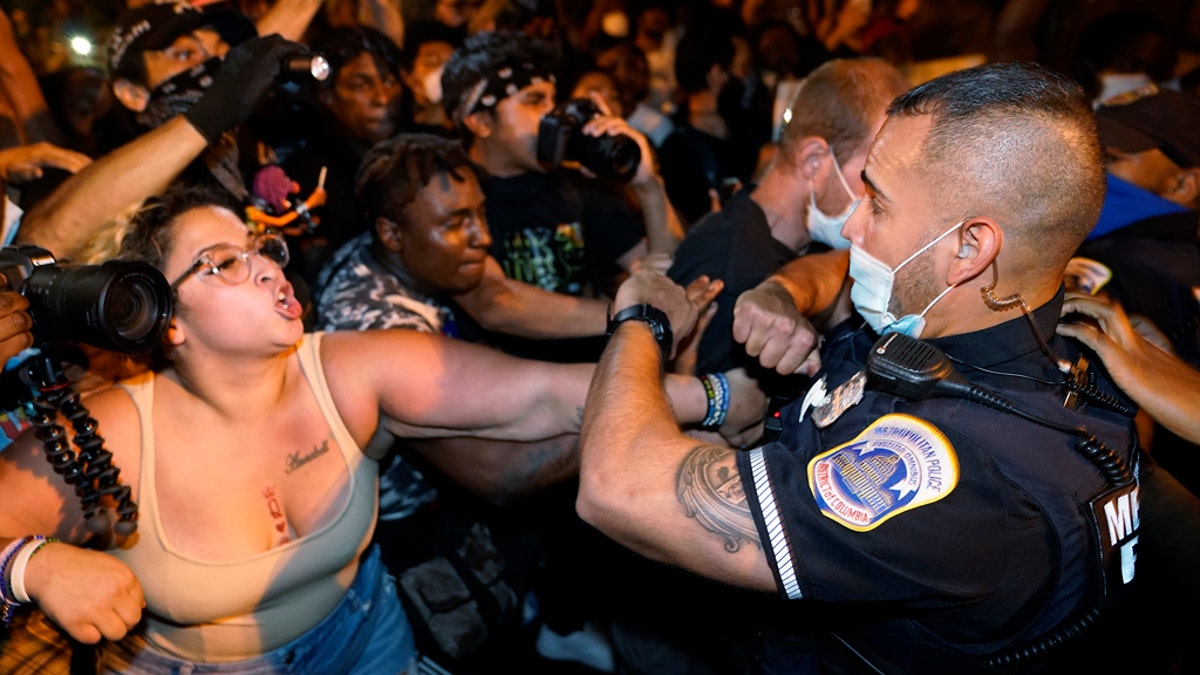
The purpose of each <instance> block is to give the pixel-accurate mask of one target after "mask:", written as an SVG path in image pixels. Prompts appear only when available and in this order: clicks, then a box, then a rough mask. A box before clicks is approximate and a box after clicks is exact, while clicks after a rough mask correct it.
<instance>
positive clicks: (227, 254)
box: [171, 233, 291, 291]
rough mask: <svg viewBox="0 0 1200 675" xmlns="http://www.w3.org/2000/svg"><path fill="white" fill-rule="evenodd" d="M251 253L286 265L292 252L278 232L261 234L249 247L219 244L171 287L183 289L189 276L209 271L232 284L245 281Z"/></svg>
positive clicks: (248, 272) (248, 274) (251, 241)
mask: <svg viewBox="0 0 1200 675" xmlns="http://www.w3.org/2000/svg"><path fill="white" fill-rule="evenodd" d="M251 254H255V255H259V256H262V257H263V258H266V259H267V260H272V261H274V262H275V263H276V264H277V265H279V266H280V267H286V266H287V264H288V261H289V260H291V255H290V254H289V253H288V247H287V242H286V241H284V239H283V236H282V235H279V234H274V233H268V234H260V235H257V236H255V237H254V238H253V239H252V240H250V245H249V246H245V247H242V246H234V245H233V244H217V245H216V246H213V247H212V248H210V249H208V250H207V251H205V252H204V255H202V256H200V259H199V260H197V261H196V262H195V263H193V264H192V266H191V267H189V268H188V269H187V271H186V272H184V273H183V274H181V275H179V278H178V279H176V280H175V281H173V282H172V283H171V290H172V291H177V290H179V285H180V284H182V283H183V282H185V281H187V280H188V277H190V276H192V275H193V274H196V273H197V272H203V271H205V270H207V273H208V274H209V275H211V276H214V277H216V278H218V279H220V280H221V281H222V282H223V283H225V284H226V285H229V286H237V285H238V284H241V283H245V281H246V280H247V279H249V278H250V256H251Z"/></svg>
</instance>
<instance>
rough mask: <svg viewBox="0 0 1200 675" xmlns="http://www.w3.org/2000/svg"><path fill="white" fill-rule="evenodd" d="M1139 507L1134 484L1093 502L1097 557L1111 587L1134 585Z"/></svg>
mask: <svg viewBox="0 0 1200 675" xmlns="http://www.w3.org/2000/svg"><path fill="white" fill-rule="evenodd" d="M1140 506H1141V496H1140V494H1139V491H1138V486H1137V484H1133V485H1129V486H1126V487H1124V488H1117V489H1113V490H1109V491H1107V492H1105V493H1104V494H1102V495H1100V496H1099V497H1097V498H1096V499H1094V500H1093V501H1092V517H1093V518H1094V521H1095V525H1094V527H1095V528H1096V534H1097V537H1098V539H1099V543H1100V556H1101V559H1102V561H1103V565H1104V570H1105V575H1106V580H1107V581H1108V582H1109V583H1110V584H1116V583H1119V584H1127V583H1129V582H1131V581H1133V578H1134V572H1135V569H1136V565H1135V563H1136V562H1137V543H1138V530H1139V528H1140V526H1141V514H1140V513H1139V509H1140Z"/></svg>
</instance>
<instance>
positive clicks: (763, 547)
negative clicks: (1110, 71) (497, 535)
mask: <svg viewBox="0 0 1200 675" xmlns="http://www.w3.org/2000/svg"><path fill="white" fill-rule="evenodd" d="M863 179H864V184H865V185H866V188H867V195H866V200H865V201H864V203H863V204H862V206H861V207H860V208H858V209H857V210H856V212H855V213H854V215H853V216H852V217H851V219H850V220H849V221H848V223H847V224H846V226H845V227H844V228H843V231H842V234H843V236H845V237H846V238H847V239H849V240H850V242H851V247H850V254H849V273H850V277H851V278H852V279H853V285H852V287H851V299H852V300H853V303H854V306H855V309H856V310H857V314H858V315H859V316H858V317H857V318H855V319H851V320H850V321H848V322H847V323H845V324H843V325H841V326H840V327H838V328H837V329H835V330H834V331H833V333H832V334H831V335H829V336H827V339H826V340H825V344H824V346H823V348H822V351H821V354H820V359H821V362H822V363H823V364H824V366H823V368H822V369H821V370H820V371H819V372H817V373H816V374H817V377H816V383H815V384H814V385H813V387H812V388H811V389H810V390H809V391H808V392H807V394H806V395H805V396H803V397H802V398H800V399H799V400H796V401H794V402H792V403H791V404H790V405H788V406H787V407H785V408H784V409H783V411H782V417H781V420H782V427H783V428H782V432H781V435H780V436H779V438H778V440H776V441H772V442H767V443H764V444H762V445H759V446H758V447H755V448H753V449H752V450H749V451H745V452H737V451H735V450H733V449H731V448H728V447H720V446H717V445H708V444H704V443H701V442H698V441H696V440H694V439H691V438H689V437H687V436H685V435H683V434H681V433H680V432H679V430H678V427H677V426H676V425H675V423H674V422H673V420H672V419H671V417H670V415H669V408H667V404H666V401H665V400H664V397H663V394H662V389H661V387H660V386H659V384H658V381H659V379H658V377H657V375H656V373H657V372H658V368H660V367H661V363H662V361H663V360H664V359H665V358H666V355H667V354H668V353H669V352H670V351H671V350H672V349H673V343H672V336H673V335H675V336H677V335H679V334H681V333H686V332H687V331H688V330H690V328H691V326H692V325H693V322H694V320H695V318H696V316H697V314H698V311H699V308H700V307H701V306H702V305H703V303H704V301H706V300H707V299H708V298H710V297H712V296H713V295H714V294H715V292H716V290H717V289H719V286H720V284H719V283H712V284H710V285H709V286H708V287H705V288H701V287H700V286H699V285H695V284H694V285H693V286H692V287H690V288H689V290H688V291H684V290H683V289H680V288H679V287H677V286H674V285H673V284H670V283H668V282H666V281H665V280H663V279H662V278H661V277H655V276H653V275H652V274H645V273H639V274H637V275H635V276H634V277H632V278H631V279H630V280H629V281H628V282H627V283H626V284H624V285H623V286H622V287H621V289H620V291H619V293H618V294H617V298H616V301H615V302H614V305H613V311H614V318H613V321H612V324H611V326H610V331H611V334H612V337H611V339H610V343H609V345H608V347H607V350H606V352H605V355H604V357H603V359H602V361H601V365H600V368H599V370H598V373H597V376H596V379H595V380H594V382H593V385H592V389H591V393H590V395H589V400H588V404H587V409H586V412H585V418H584V427H583V437H582V453H583V456H582V467H581V472H580V473H581V487H580V496H579V500H578V509H579V512H580V514H581V515H582V516H583V517H584V519H585V520H587V521H589V522H591V523H592V524H593V525H595V526H596V527H598V528H599V529H601V530H602V531H603V532H605V533H606V534H607V535H609V536H610V537H612V538H614V539H616V540H617V541H618V542H620V543H622V544H624V545H625V546H627V547H629V548H631V549H633V550H634V551H637V552H639V553H641V554H642V555H645V556H647V557H650V558H653V559H656V560H659V561H663V562H666V563H670V564H674V565H678V566H681V567H684V568H686V569H689V570H691V571H693V572H696V573H699V574H702V575H704V576H708V577H711V578H714V579H717V580H720V581H724V582H727V583H730V584H734V585H738V586H742V587H747V588H752V589H758V590H762V591H771V592H775V593H778V594H779V595H780V596H782V597H783V598H785V599H786V600H788V601H792V602H791V603H790V605H788V606H789V607H791V608H793V609H794V610H795V611H794V612H793V613H794V614H800V613H801V612H802V613H803V618H804V619H805V621H806V622H807V626H808V627H805V628H803V629H801V628H799V627H798V624H792V623H783V622H779V623H775V624H773V625H768V626H766V630H765V631H764V634H763V637H764V640H763V641H762V642H761V643H759V645H758V647H759V649H758V652H757V656H758V657H759V658H760V659H761V660H762V662H763V668H764V670H766V671H768V672H806V671H807V672H830V671H831V669H833V668H835V667H840V668H843V669H851V670H853V669H857V668H859V667H862V666H863V665H865V664H869V665H870V666H871V667H873V668H875V669H877V670H878V672H971V671H980V672H987V671H989V670H991V669H993V668H1001V667H1004V668H1029V667H1036V666H1042V665H1045V664H1044V660H1045V659H1046V658H1048V656H1047V655H1048V654H1049V655H1052V654H1053V653H1054V650H1052V649H1050V648H1049V647H1050V646H1051V645H1053V644H1057V643H1059V642H1062V641H1063V640H1064V639H1065V637H1066V636H1069V635H1074V634H1076V633H1078V632H1080V631H1079V629H1080V628H1081V627H1082V626H1084V625H1086V624H1088V623H1090V622H1092V621H1093V620H1094V619H1095V617H1096V616H1097V614H1098V612H1099V611H1100V608H1101V607H1102V606H1103V605H1104V603H1105V600H1106V596H1110V595H1112V594H1114V592H1115V591H1116V590H1117V589H1118V588H1119V587H1120V586H1121V585H1122V584H1125V583H1128V582H1130V581H1131V580H1132V576H1133V564H1132V562H1133V557H1132V554H1133V544H1134V543H1135V542H1136V536H1137V485H1136V481H1135V478H1134V476H1135V475H1136V473H1135V470H1136V457H1135V450H1134V445H1133V432H1132V421H1131V419H1130V414H1131V408H1130V407H1129V406H1127V405H1126V404H1124V403H1123V402H1122V401H1120V400H1118V399H1116V398H1114V397H1113V396H1112V391H1113V389H1112V388H1111V386H1110V385H1109V384H1107V383H1106V382H1105V381H1104V379H1103V378H1100V379H1099V382H1100V384H1099V385H1096V386H1100V387H1102V388H1103V389H1104V390H1105V391H1098V390H1097V389H1096V387H1095V386H1080V385H1079V384H1075V385H1073V386H1072V385H1070V384H1069V383H1087V382H1088V378H1087V376H1086V375H1085V374H1083V369H1084V368H1085V363H1084V361H1082V360H1079V359H1078V358H1077V355H1078V348H1077V346H1076V345H1074V344H1072V343H1069V342H1068V341H1067V340H1065V339H1063V338H1061V337H1059V336H1056V335H1055V329H1054V327H1055V324H1056V322H1057V320H1058V317H1059V308H1060V306H1061V304H1062V295H1061V279H1062V274H1063V270H1064V268H1065V266H1066V263H1067V260H1068V259H1069V258H1070V256H1071V254H1072V252H1073V251H1074V250H1075V249H1076V248H1077V247H1078V245H1079V243H1080V241H1082V240H1083V238H1084V236H1085V235H1086V234H1087V232H1088V230H1089V229H1090V227H1091V225H1092V223H1093V222H1094V221H1095V218H1096V215H1097V213H1098V211H1099V208H1100V204H1101V201H1102V199H1103V191H1104V169H1103V163H1102V161H1101V153H1100V148H1099V144H1098V141H1097V136H1096V128H1095V121H1094V119H1093V116H1092V113H1091V109H1090V107H1089V104H1088V101H1087V99H1086V98H1085V96H1084V94H1083V92H1082V91H1081V90H1080V89H1079V88H1078V87H1077V86H1076V85H1075V84H1074V83H1072V82H1070V81H1068V80H1066V79H1064V78H1062V77H1059V76H1057V75H1054V74H1052V73H1050V72H1048V71H1046V70H1044V69H1042V68H1040V67H1037V66H1033V65H1028V64H988V65H984V66H980V67H978V68H973V69H968V70H963V71H958V72H955V73H951V74H949V75H946V76H943V77H941V78H938V79H936V80H933V81H931V82H928V83H926V84H924V85H921V86H919V87H917V88H915V89H913V90H911V91H910V92H908V93H906V94H903V95H901V96H900V97H899V98H897V99H896V100H895V101H894V102H893V103H892V105H891V107H890V109H889V112H888V118H887V121H886V122H885V123H884V125H883V127H882V129H881V131H880V132H879V135H878V136H877V137H876V139H875V141H874V143H873V144H872V147H871V149H870V151H869V153H868V157H867V160H866V165H865V168H864V171H863ZM689 296H690V297H689ZM881 335H882V336H883V337H882V338H880V337H879V336H881ZM918 338H919V339H918ZM751 339H755V340H757V339H759V338H756V337H754V336H753V335H752V336H751ZM920 340H926V341H927V342H921V341H920ZM877 341H878V342H877ZM761 348H762V344H756V345H749V344H748V349H752V351H751V353H758V352H759V351H760V350H761ZM809 363H811V364H815V363H816V360H815V359H813V360H812V361H810V362H809ZM935 366H936V367H935ZM950 370H953V371H954V372H956V373H957V375H954V376H953V377H945V376H946V373H947V372H948V371H950ZM889 372H909V373H911V374H912V378H911V380H912V381H905V380H903V379H901V380H900V384H899V385H897V384H891V385H889V384H887V379H888V378H886V377H881V376H880V373H883V374H886V373H889ZM951 382H957V384H950V383H951ZM1110 408H1112V409H1110ZM1076 430H1081V431H1076ZM1106 584H1107V585H1106ZM784 604H786V603H784ZM837 672H842V671H840V670H839V671H837Z"/></svg>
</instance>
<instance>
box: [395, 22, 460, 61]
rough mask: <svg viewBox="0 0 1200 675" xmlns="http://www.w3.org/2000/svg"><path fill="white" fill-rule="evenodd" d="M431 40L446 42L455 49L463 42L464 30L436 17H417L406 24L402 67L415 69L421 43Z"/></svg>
mask: <svg viewBox="0 0 1200 675" xmlns="http://www.w3.org/2000/svg"><path fill="white" fill-rule="evenodd" d="M429 42H445V43H447V44H449V45H450V46H451V48H453V49H458V47H459V46H460V45H462V43H463V32H462V31H461V30H458V29H456V28H451V27H450V26H447V25H446V24H444V23H442V22H441V21H438V20H436V19H417V20H415V21H412V22H411V23H408V24H406V25H405V26H404V49H403V50H402V51H401V52H400V67H401V68H403V69H404V70H406V71H411V70H412V69H413V63H414V62H415V61H416V59H417V54H418V53H419V52H420V51H421V45H423V44H426V43H429Z"/></svg>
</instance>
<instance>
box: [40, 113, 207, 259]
mask: <svg viewBox="0 0 1200 675" xmlns="http://www.w3.org/2000/svg"><path fill="white" fill-rule="evenodd" d="M206 147H208V141H206V140H204V136H202V135H200V132H198V131H196V129H195V128H194V127H193V126H192V125H191V124H189V123H188V121H187V120H185V119H184V118H182V117H176V118H175V119H173V120H171V121H169V122H167V123H166V124H164V125H162V126H161V127H159V128H157V129H154V130H153V131H150V132H148V133H146V134H143V135H141V136H139V137H138V138H136V139H134V140H133V141H130V142H129V143H127V144H125V145H123V146H121V147H119V148H117V149H116V150H114V151H112V152H111V153H109V154H107V155H105V156H104V157H102V158H100V159H98V160H96V161H95V162H92V163H91V164H89V165H88V166H86V167H84V168H83V169H82V170H80V171H79V172H78V173H76V174H75V175H73V176H71V177H70V178H68V179H67V180H66V181H65V182H63V184H62V185H60V186H58V188H57V189H55V190H54V192H52V193H50V195H49V196H47V197H46V198H45V199H43V200H42V201H40V202H38V204H37V206H35V207H34V208H33V209H32V210H30V211H29V213H27V214H25V217H24V218H23V219H22V221H21V228H20V229H19V230H17V240H18V241H20V242H22V243H26V244H34V245H36V246H41V247H42V248H45V249H47V250H49V251H51V252H52V253H54V255H55V256H56V257H58V258H70V257H72V256H73V254H74V253H75V252H76V251H77V250H78V247H79V246H80V245H82V244H83V243H84V242H86V241H87V240H88V239H89V238H90V237H91V236H92V235H93V234H94V233H95V232H96V231H98V230H99V229H100V228H101V227H103V226H104V225H105V224H106V223H108V222H109V221H110V220H112V219H113V218H115V217H116V216H117V214H119V213H121V212H122V211H124V210H125V209H127V208H129V207H130V206H131V205H133V204H139V203H141V202H142V201H143V200H144V199H146V198H147V197H149V196H151V195H154V194H158V193H159V192H162V191H163V190H165V189H166V187H167V185H169V184H170V182H171V181H172V180H174V178H175V177H176V176H178V175H179V174H180V172H182V171H183V170H184V169H185V168H186V167H187V165H188V164H190V163H191V161H192V160H193V159H195V158H196V157H197V156H198V155H199V154H200V153H201V152H203V151H204V149H205V148H206Z"/></svg>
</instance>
